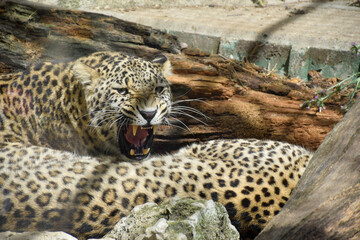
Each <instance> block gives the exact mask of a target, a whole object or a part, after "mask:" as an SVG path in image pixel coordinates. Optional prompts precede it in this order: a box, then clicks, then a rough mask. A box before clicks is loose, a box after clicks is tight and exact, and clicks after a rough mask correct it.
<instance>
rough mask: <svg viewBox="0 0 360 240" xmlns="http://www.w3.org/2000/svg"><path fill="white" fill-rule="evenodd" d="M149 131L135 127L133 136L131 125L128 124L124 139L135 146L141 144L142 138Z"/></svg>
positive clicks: (147, 134)
mask: <svg viewBox="0 0 360 240" xmlns="http://www.w3.org/2000/svg"><path fill="white" fill-rule="evenodd" d="M147 136H149V133H148V131H147V130H146V129H141V128H140V127H138V128H137V131H136V134H135V136H134V133H133V127H132V126H130V127H129V128H128V130H127V132H126V134H125V138H126V141H128V142H129V143H131V144H132V145H134V146H135V147H139V146H142V145H143V142H142V140H144V139H145V138H146V137H147Z"/></svg>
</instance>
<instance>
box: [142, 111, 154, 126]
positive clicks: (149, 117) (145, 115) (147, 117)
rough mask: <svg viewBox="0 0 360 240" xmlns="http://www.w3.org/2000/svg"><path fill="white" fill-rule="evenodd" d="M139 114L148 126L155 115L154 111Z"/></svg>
mask: <svg viewBox="0 0 360 240" xmlns="http://www.w3.org/2000/svg"><path fill="white" fill-rule="evenodd" d="M140 114H141V116H143V118H144V119H145V120H146V121H147V122H148V124H150V122H151V120H152V119H153V118H154V116H155V114H156V111H140Z"/></svg>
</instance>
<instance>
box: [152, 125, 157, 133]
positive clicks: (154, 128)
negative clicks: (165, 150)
mask: <svg viewBox="0 0 360 240" xmlns="http://www.w3.org/2000/svg"><path fill="white" fill-rule="evenodd" d="M156 128H157V126H156V125H154V126H153V134H155V132H156Z"/></svg>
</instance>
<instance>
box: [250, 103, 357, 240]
mask: <svg viewBox="0 0 360 240" xmlns="http://www.w3.org/2000/svg"><path fill="white" fill-rule="evenodd" d="M359 116H360V101H357V103H356V104H355V105H354V106H353V107H352V108H351V109H350V111H349V112H348V113H347V114H346V115H345V117H344V118H343V119H342V120H341V121H340V123H338V124H337V125H336V126H335V128H334V129H333V130H332V131H331V132H330V133H329V134H328V135H327V136H326V138H325V140H324V142H323V143H322V144H321V145H320V147H319V148H318V150H317V151H316V153H315V155H314V157H313V159H312V160H311V162H310V164H309V166H308V167H307V169H306V171H305V173H304V175H303V176H302V178H301V180H300V182H299V183H298V185H297V187H296V188H295V190H294V192H293V193H292V195H291V197H290V199H289V201H288V202H287V203H286V205H285V207H284V208H283V210H282V211H281V212H280V213H279V215H278V216H276V217H275V218H274V219H273V220H272V221H270V223H269V224H268V225H267V226H266V228H265V229H264V230H263V231H262V232H261V233H260V235H259V236H258V237H257V238H256V239H257V240H263V239H264V240H265V239H266V240H269V239H276V240H281V239H284V240H285V239H286V240H289V239H342V240H343V239H354V240H355V239H360V154H359V146H360V134H359V130H360V121H359Z"/></svg>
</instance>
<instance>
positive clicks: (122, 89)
mask: <svg viewBox="0 0 360 240" xmlns="http://www.w3.org/2000/svg"><path fill="white" fill-rule="evenodd" d="M114 90H115V91H117V92H118V93H119V94H128V93H129V91H128V90H127V88H114Z"/></svg>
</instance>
